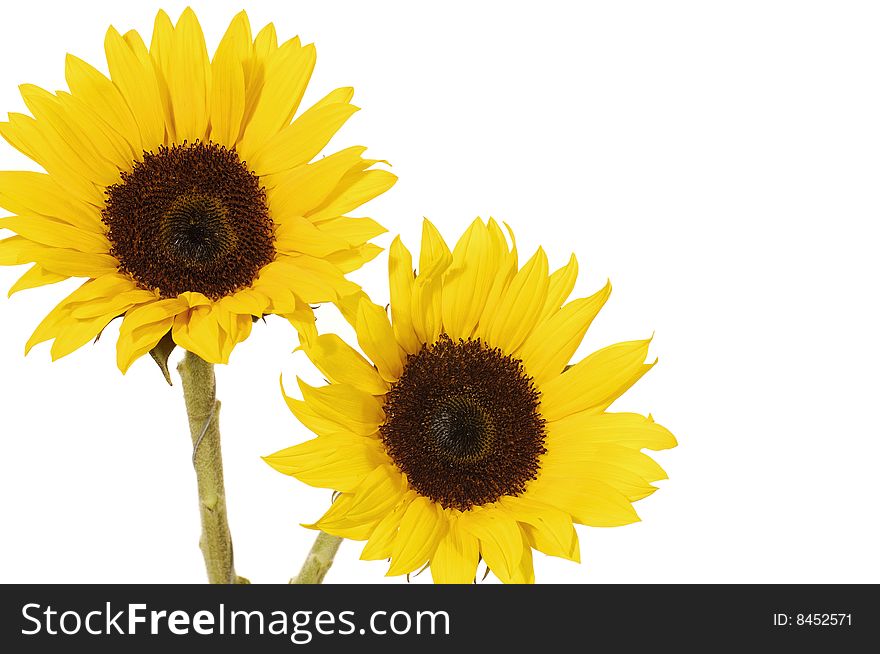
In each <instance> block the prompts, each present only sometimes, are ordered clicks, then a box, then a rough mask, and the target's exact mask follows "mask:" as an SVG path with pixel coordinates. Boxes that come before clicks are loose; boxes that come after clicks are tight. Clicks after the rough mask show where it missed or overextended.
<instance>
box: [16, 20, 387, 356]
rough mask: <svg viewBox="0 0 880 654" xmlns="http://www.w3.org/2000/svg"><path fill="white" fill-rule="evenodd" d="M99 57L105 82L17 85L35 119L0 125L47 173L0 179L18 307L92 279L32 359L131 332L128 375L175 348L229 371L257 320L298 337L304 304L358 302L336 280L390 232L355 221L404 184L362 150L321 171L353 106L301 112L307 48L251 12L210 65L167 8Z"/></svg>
mask: <svg viewBox="0 0 880 654" xmlns="http://www.w3.org/2000/svg"><path fill="white" fill-rule="evenodd" d="M104 45H105V50H106V54H107V64H108V68H109V77H108V76H105V75H104V74H102V73H101V72H99V71H98V70H96V69H95V68H93V67H92V66H90V65H89V64H87V63H85V62H84V61H82V60H81V59H78V58H76V57H74V56H68V58H67V64H66V69H65V75H66V79H67V84H68V87H69V90H68V91H59V92H58V93H55V94H53V93H49V92H47V91H44V90H42V89H40V88H37V87H35V86H31V85H23V86H22V87H21V93H22V96H23V98H24V101H25V104H26V105H27V108H28V110H29V111H30V113H31V115H24V114H17V113H12V114H10V115H9V120H8V122H5V123H0V134H2V136H3V137H4V138H5V139H6V140H7V141H8V142H9V143H10V144H11V145H12V146H13V147H15V148H17V149H18V150H20V151H21V152H22V153H24V154H25V155H26V156H27V157H29V158H30V159H32V160H33V161H34V162H36V163H37V164H38V165H39V166H40V167H41V168H42V169H43V170H44V171H45V172H20V171H2V172H0V206H2V207H3V208H5V209H7V210H8V211H9V212H10V213H12V214H13V215H12V216H10V217H7V218H2V219H0V228H5V229H8V230H11V231H12V232H14V233H15V235H13V236H11V237H9V238H6V239H4V240H2V241H0V264H3V265H18V264H24V263H30V264H32V265H31V267H30V268H29V269H28V271H27V272H26V273H25V274H24V275H23V276H22V277H21V279H19V280H18V282H17V283H16V284H15V285H14V286H13V287H12V289H11V291H10V294H12V293H14V292H16V291H19V290H22V289H26V288H32V287H36V286H42V285H45V284H52V283H54V282H59V281H62V280H65V279H67V278H69V277H76V278H81V279H84V280H85V281H84V283H83V284H82V285H81V286H79V288H77V289H76V290H75V291H74V292H73V293H71V294H70V295H69V296H68V297H67V298H66V299H65V300H64V301H62V302H61V303H60V304H59V305H58V306H57V307H56V308H55V309H54V310H53V311H52V312H51V313H50V314H49V315H48V316H47V317H46V318H45V320H43V322H42V323H41V324H40V325H39V326H38V327H37V329H36V331H35V332H34V335H33V336H32V337H31V339H30V340H29V341H28V344H27V349H30V348H31V347H32V346H33V345H35V344H37V343H40V342H43V341H47V340H52V339H54V342H53V344H52V357H53V358H58V357H61V356H64V355H66V354H69V353H70V352H72V351H73V350H75V349H77V348H79V347H80V346H82V345H84V344H85V343H87V342H88V341H89V340H91V339H93V338H94V337H95V336H96V335H97V334H99V333H100V332H101V331H102V330H103V329H104V327H106V326H107V324H108V323H109V322H110V321H111V320H113V319H114V318H122V322H121V325H120V336H119V340H118V345H117V362H118V365H119V367H120V369H121V370H122V371H123V372H124V371H125V370H127V369H128V367H129V366H130V365H131V363H132V362H133V361H134V360H135V359H137V358H138V357H139V356H141V355H143V354H144V353H146V352H148V351H150V350H152V349H153V348H154V347H155V346H156V344H157V343H158V342H159V341H160V340H162V339H163V338H164V337H166V335H170V338H172V339H173V342H174V343H176V344H178V345H181V346H182V347H184V348H186V349H188V350H190V351H192V352H194V353H196V354H198V355H199V356H201V357H202V358H204V359H206V360H208V361H211V362H214V363H225V362H226V361H227V360H228V358H229V355H230V353H231V351H232V349H233V348H234V346H235V345H236V344H237V343H239V342H241V341H242V340H244V339H245V338H247V336H248V335H249V334H250V330H251V325H252V322H253V320H254V319H255V318H258V317H262V316H264V315H266V314H277V315H280V316H283V317H285V318H287V319H289V320H291V321H292V322H294V324H296V325H297V326H298V327H299V328H300V329H306V326H307V325H308V324H309V323H310V322H312V321H313V320H314V316H313V314H312V310H311V307H310V305H311V304H314V303H319V302H328V301H337V300H339V298H340V297H343V296H347V295H349V294H351V293H354V292H356V291H358V287H357V286H356V285H355V284H353V283H351V282H348V281H346V280H345V278H344V274H345V273H348V272H351V271H352V270H355V269H357V268H358V267H360V266H361V265H362V264H364V263H365V262H367V261H369V260H370V259H372V258H373V257H375V256H376V255H377V254H378V253H379V251H380V248H378V247H377V246H375V245H373V244H371V243H369V240H370V239H371V238H373V237H374V236H376V235H378V234H380V233H382V232H384V231H385V230H384V229H383V228H382V227H381V226H380V225H379V224H378V223H376V222H375V221H373V220H371V219H370V218H351V217H347V216H345V214H347V213H348V212H350V211H352V210H354V209H355V208H357V207H358V206H360V205H361V204H363V203H364V202H366V201H367V200H370V199H371V198H373V197H375V196H377V195H379V194H381V193H383V192H384V191H386V190H387V189H388V188H390V187H391V186H392V185H393V184H394V182H395V179H396V178H395V177H394V176H393V175H392V174H391V173H388V172H386V171H384V170H377V169H373V166H374V164H376V163H379V162H377V161H375V160H372V159H365V158H364V157H363V154H364V150H365V148H363V147H351V148H348V149H345V150H342V151H340V152H337V153H335V154H331V155H329V156H326V157H323V158H321V159H318V160H315V158H316V157H317V155H318V154H319V153H320V152H321V150H322V149H323V148H324V146H325V145H327V143H328V142H329V140H330V139H331V137H332V136H333V135H334V134H335V133H336V131H337V130H338V129H339V128H340V127H341V126H342V125H343V123H345V121H346V120H347V119H348V118H349V117H350V116H351V115H352V114H353V113H354V112H355V111H357V107H355V106H354V105H352V104H351V99H352V95H353V91H352V89H351V88H339V89H336V90H335V91H332V92H330V93H329V94H327V95H326V96H324V98H322V99H321V100H319V101H318V102H317V103H315V104H313V105H312V106H311V107H310V108H308V109H306V110H305V111H303V112H301V113H298V110H299V106H300V103H301V101H302V99H303V96H304V94H305V92H306V86H307V85H308V82H309V78H310V77H311V74H312V69H313V68H314V65H315V48H314V46H312V45H303V44H302V43H301V42H300V40H299V38H294V39H291V40H289V41H286V42H284V43H281V44H279V43H278V40H277V36H276V33H275V28H274V27H273V26H272V25H271V24H270V25H267V26H266V27H264V28H263V29H262V30H261V31H260V32H259V33H258V34H257V35H256V36H253V35H252V33H251V27H250V24H249V22H248V18H247V15H246V14H245V13H244V12H241V13H240V14H238V15H237V16H236V17H235V18H234V19H233V20H232V22H231V24H230V26H229V28H228V30H227V31H226V33H225V35H224V36H223V38H222V40H221V41H220V44H219V46H218V48H217V51H216V52H215V53H214V55H213V57H209V56H208V52H207V49H206V46H205V39H204V36H203V35H202V30H201V27H200V26H199V23H198V20H197V19H196V16H195V14H194V13H193V11H192V10H190V9H187V10H185V11H184V12H183V14H182V15H181V17H180V19H179V20H178V21H177V23H176V24H173V23H172V21H171V20H170V19H169V17H168V16H167V14H165V13H164V12H161V11H160V12H159V14H158V15H157V16H156V22H155V26H154V30H153V35H152V40H151V42H150V44H149V47H148V46H147V44H146V43H145V42H144V41H143V39H141V37H140V36H139V35H138V33H137V32H134V31H130V32H127V33H125V34H124V35H122V34H120V33H119V32H118V31H116V30H115V29H114V28H112V27H111V28H110V29H109V30H108V32H107V36H106V39H105V42H104ZM295 117H296V118H295ZM313 160H314V161H313Z"/></svg>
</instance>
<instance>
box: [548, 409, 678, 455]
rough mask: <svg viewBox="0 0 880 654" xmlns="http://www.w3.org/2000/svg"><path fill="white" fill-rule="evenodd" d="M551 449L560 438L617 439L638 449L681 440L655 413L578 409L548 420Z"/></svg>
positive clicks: (583, 440)
mask: <svg viewBox="0 0 880 654" xmlns="http://www.w3.org/2000/svg"><path fill="white" fill-rule="evenodd" d="M547 439H548V440H547V442H548V449H549V448H550V447H552V446H553V443H555V442H559V441H560V440H564V439H567V440H570V441H573V442H581V443H616V444H618V445H625V446H626V447H631V448H634V449H636V450H640V449H642V448H647V449H649V450H665V449H667V448H670V447H675V446H676V445H677V444H678V443H677V442H676V440H675V436H673V435H672V434H671V433H670V432H669V430H668V429H666V428H665V427H661V426H660V425H658V424H657V423H656V422H654V419H653V418H652V417H651V416H647V417H645V416H642V415H639V414H637V413H600V414H598V415H596V414H589V413H575V414H573V415H570V416H567V417H565V418H561V419H560V420H554V421H550V422H548V423H547Z"/></svg>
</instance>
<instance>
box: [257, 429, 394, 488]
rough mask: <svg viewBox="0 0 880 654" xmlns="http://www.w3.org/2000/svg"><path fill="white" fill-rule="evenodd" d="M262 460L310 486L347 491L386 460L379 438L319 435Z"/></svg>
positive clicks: (386, 461) (355, 486)
mask: <svg viewBox="0 0 880 654" xmlns="http://www.w3.org/2000/svg"><path fill="white" fill-rule="evenodd" d="M263 460H264V461H265V462H266V463H268V464H269V465H270V466H272V467H273V468H275V470H277V471H278V472H280V473H281V474H284V475H291V476H294V477H296V478H297V479H299V480H300V481H301V482H303V483H305V484H308V485H309V486H317V487H318V488H332V489H334V490H338V491H341V492H343V493H350V492H352V491H354V490H355V488H357V486H358V485H359V484H360V483H361V481H362V480H363V479H364V478H365V477H366V476H367V475H369V474H370V472H372V471H373V470H374V469H375V468H376V467H377V466H379V465H382V464H385V463H388V457H387V456H386V455H385V453H384V451H383V450H382V447H381V445H380V443H379V441H377V440H375V439H370V438H364V437H363V436H356V435H353V434H351V435H348V434H336V435H334V436H332V437H327V436H320V437H318V438H313V439H312V440H310V441H306V442H305V443H301V444H299V445H295V446H294V447H288V448H286V449H283V450H281V451H279V452H275V453H274V454H270V455H269V456H266V457H263Z"/></svg>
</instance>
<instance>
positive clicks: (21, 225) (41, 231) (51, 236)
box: [0, 216, 110, 254]
mask: <svg viewBox="0 0 880 654" xmlns="http://www.w3.org/2000/svg"><path fill="white" fill-rule="evenodd" d="M0 229H9V230H12V231H13V232H16V233H17V234H20V235H21V236H24V237H25V238H27V239H30V240H32V241H36V242H37V243H42V244H43V245H49V246H52V247H57V248H70V249H71V250H76V251H77V252H88V253H91V254H107V253H109V252H110V242H109V241H108V240H107V237H105V236H104V235H103V234H97V233H95V232H90V231H86V230H83V229H80V228H79V227H74V226H73V225H68V224H67V223H62V222H59V221H57V220H53V219H52V218H41V217H37V216H11V217H9V218H0Z"/></svg>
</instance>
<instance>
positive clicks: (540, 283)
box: [483, 248, 549, 352]
mask: <svg viewBox="0 0 880 654" xmlns="http://www.w3.org/2000/svg"><path fill="white" fill-rule="evenodd" d="M548 281H549V279H548V277H547V255H546V254H544V250H543V249H541V248H538V251H537V252H536V253H535V255H534V256H533V257H532V258H531V259H529V261H528V262H527V263H526V264H525V265H524V266H523V267H522V270H520V271H519V272H518V273H517V274H516V275H515V276H514V278H513V279H512V280H511V282H510V287H509V288H508V289H507V291H506V292H505V293H504V295H503V296H502V297H501V300H500V301H499V303H498V306H497V308H496V309H495V310H494V313H493V314H492V315H491V316H489V317H488V321H487V325H486V328H485V331H484V332H483V334H484V335H485V338H486V340H487V342H488V343H489V344H490V345H491V346H493V347H499V348H501V350H502V351H504V352H514V351H515V350H516V349H517V348H518V347H519V346H520V344H522V342H523V341H524V340H525V339H526V337H527V336H528V335H529V334H530V333H531V331H532V329H533V328H534V326H535V323H536V322H537V320H538V316H539V315H540V312H541V309H542V308H543V307H544V302H545V301H546V299H547V285H548Z"/></svg>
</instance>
